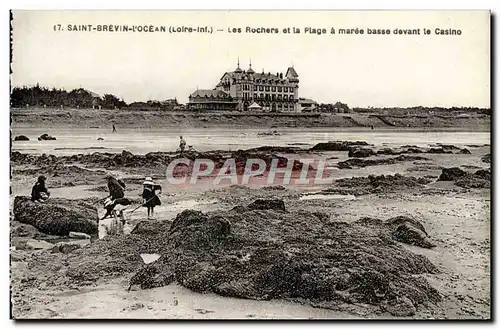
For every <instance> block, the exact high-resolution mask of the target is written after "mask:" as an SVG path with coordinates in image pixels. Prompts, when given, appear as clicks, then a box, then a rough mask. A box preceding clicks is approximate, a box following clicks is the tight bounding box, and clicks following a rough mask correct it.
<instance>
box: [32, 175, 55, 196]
mask: <svg viewBox="0 0 500 329" xmlns="http://www.w3.org/2000/svg"><path fill="white" fill-rule="evenodd" d="M46 180H47V177H45V176H43V175H42V176H40V177H38V180H37V182H36V183H35V185H33V188H32V189H31V201H33V202H45V201H46V200H47V199H48V198H49V197H50V192H49V191H48V190H47V187H46V186H45V181H46Z"/></svg>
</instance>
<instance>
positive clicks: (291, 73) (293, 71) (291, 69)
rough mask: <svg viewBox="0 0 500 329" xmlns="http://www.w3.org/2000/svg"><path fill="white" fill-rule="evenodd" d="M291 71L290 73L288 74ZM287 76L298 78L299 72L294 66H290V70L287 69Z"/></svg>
mask: <svg viewBox="0 0 500 329" xmlns="http://www.w3.org/2000/svg"><path fill="white" fill-rule="evenodd" d="M288 73H290V74H288ZM286 76H290V77H292V78H298V77H299V75H298V74H297V71H295V69H294V68H293V66H291V67H289V68H288V70H287V71H286Z"/></svg>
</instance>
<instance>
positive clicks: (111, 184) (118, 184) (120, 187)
mask: <svg viewBox="0 0 500 329" xmlns="http://www.w3.org/2000/svg"><path fill="white" fill-rule="evenodd" d="M106 180H107V181H108V189H109V196H108V197H107V199H106V201H105V203H104V208H105V209H106V214H104V217H102V218H101V219H100V220H103V219H105V218H107V217H108V216H111V214H112V212H113V209H114V208H115V206H116V205H117V204H121V205H123V206H128V205H130V203H131V202H130V200H128V199H126V198H125V183H124V182H123V181H122V180H119V179H116V178H114V177H113V176H111V175H108V176H106ZM120 216H121V217H122V220H123V213H121V214H120Z"/></svg>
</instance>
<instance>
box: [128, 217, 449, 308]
mask: <svg viewBox="0 0 500 329" xmlns="http://www.w3.org/2000/svg"><path fill="white" fill-rule="evenodd" d="M305 223H307V225H305ZM367 223H368V222H365V223H363V224H360V223H352V224H349V223H346V222H342V221H335V220H334V221H331V220H330V221H327V222H325V220H324V219H321V218H319V217H318V216H316V215H315V214H313V213H309V212H305V211H299V212H293V213H287V212H276V211H274V210H271V209H265V210H259V211H247V212H241V211H239V210H238V209H234V210H230V211H219V212H215V213H210V214H204V213H201V212H197V211H192V210H186V211H184V212H182V213H180V214H179V215H177V217H176V218H175V220H174V222H173V223H172V226H171V228H170V230H169V232H168V237H167V239H166V240H165V244H166V245H167V246H168V247H165V251H164V252H162V256H161V257H160V259H158V260H157V261H155V262H153V263H151V264H147V265H144V266H143V267H142V268H141V269H140V270H138V271H137V272H136V274H135V275H134V276H133V277H132V279H131V281H130V284H131V285H140V286H141V288H143V289H144V288H153V287H158V286H161V285H165V284H169V283H171V282H174V281H177V282H178V283H179V284H181V285H183V286H185V287H187V288H189V289H191V290H193V291H197V292H214V293H217V294H220V295H223V296H232V297H239V298H251V299H257V300H269V299H274V298H294V299H295V298H298V299H301V300H303V301H305V302H309V303H311V305H317V304H318V303H330V305H336V304H340V303H364V304H368V305H372V306H373V307H375V308H376V307H379V308H381V309H382V310H385V311H388V312H390V313H391V314H398V315H401V314H406V315H411V314H412V312H414V310H415V309H416V308H417V307H418V305H419V304H421V303H429V302H430V303H435V302H438V301H439V300H440V299H441V297H440V295H439V293H438V292H437V290H436V289H434V288H433V287H431V286H430V285H429V284H428V283H427V281H426V280H425V279H423V278H421V277H417V275H418V274H424V273H436V272H437V271H438V270H437V268H436V267H435V266H434V265H433V264H432V263H431V262H430V261H429V260H428V259H427V258H426V257H424V256H421V255H417V254H414V253H412V252H410V251H408V250H406V249H405V248H404V247H403V246H401V245H399V244H398V243H397V242H396V241H394V240H393V238H392V237H391V234H390V232H391V230H392V226H391V225H385V224H384V222H379V224H367ZM395 223H396V221H394V223H393V224H394V225H395ZM409 223H410V221H405V222H404V223H401V224H400V225H398V226H397V227H400V226H404V225H410V224H409ZM415 228H417V226H415ZM401 230H403V229H400V231H401ZM412 237H413V236H412ZM402 239H405V237H402ZM407 240H408V241H410V242H413V241H414V240H411V239H407Z"/></svg>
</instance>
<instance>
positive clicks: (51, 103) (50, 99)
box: [10, 84, 127, 109]
mask: <svg viewBox="0 0 500 329" xmlns="http://www.w3.org/2000/svg"><path fill="white" fill-rule="evenodd" d="M10 105H11V106H12V107H26V106H48V107H60V106H64V107H74V108H78V107H80V108H92V107H93V108H110V109H114V108H122V107H125V106H127V103H125V102H124V101H123V99H120V98H118V97H116V96H115V95H112V94H104V95H103V96H102V97H101V96H100V95H98V94H95V93H92V92H90V91H88V90H85V89H83V88H78V89H73V90H71V91H69V92H68V91H66V90H64V89H57V88H46V87H40V86H39V85H38V84H37V85H36V86H34V87H27V86H23V87H14V88H13V89H12V92H11V95H10Z"/></svg>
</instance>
